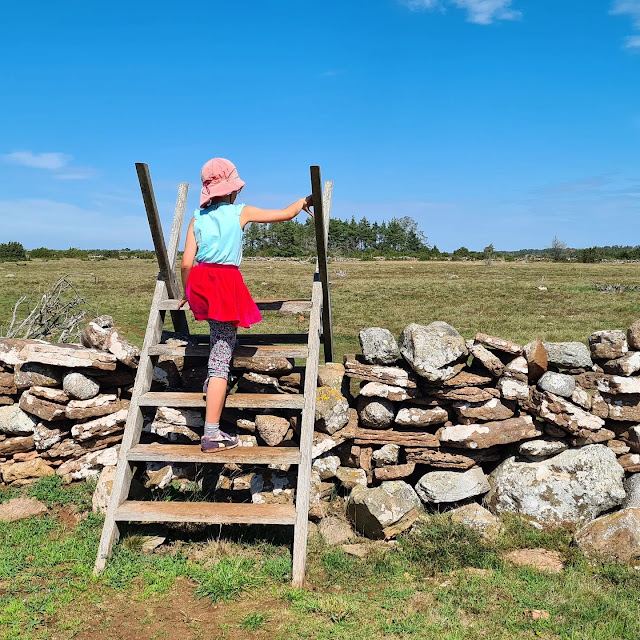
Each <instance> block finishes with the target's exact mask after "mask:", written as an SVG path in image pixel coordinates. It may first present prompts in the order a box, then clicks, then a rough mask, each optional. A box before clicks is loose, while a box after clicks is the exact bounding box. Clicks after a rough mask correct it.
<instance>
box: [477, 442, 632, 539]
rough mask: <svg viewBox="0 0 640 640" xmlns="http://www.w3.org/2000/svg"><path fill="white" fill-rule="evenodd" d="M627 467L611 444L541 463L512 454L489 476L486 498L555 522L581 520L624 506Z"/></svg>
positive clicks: (497, 507)
mask: <svg viewBox="0 0 640 640" xmlns="http://www.w3.org/2000/svg"><path fill="white" fill-rule="evenodd" d="M623 480H624V470H623V469H622V467H621V466H620V465H619V464H618V462H617V460H616V456H615V454H614V453H613V451H611V449H609V448H608V447H606V446H604V445H600V444H596V445H589V446H586V447H582V448H580V449H569V450H567V451H563V452H562V453H560V454H558V455H557V456H554V457H552V458H548V459H547V460H541V461H539V462H522V461H518V460H517V459H516V458H508V459H507V460H505V461H504V462H503V463H502V464H500V465H499V466H498V467H497V468H496V469H495V470H494V471H493V473H491V475H490V476H489V484H490V485H491V491H490V492H489V493H488V494H487V496H486V498H485V502H486V504H487V506H488V507H489V509H491V511H493V512H494V513H498V514H499V513H505V512H511V513H519V514H522V515H525V516H528V517H529V518H531V519H533V520H535V521H536V522H538V523H540V524H542V525H544V526H551V527H559V526H574V525H581V524H584V523H585V522H589V521H590V520H593V518H595V517H596V516H598V515H599V514H600V513H602V512H603V511H607V510H608V509H611V508H613V507H615V506H617V505H619V504H620V503H621V502H622V500H623V499H624V497H625V491H624V487H623V484H622V483H623Z"/></svg>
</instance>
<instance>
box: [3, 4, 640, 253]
mask: <svg viewBox="0 0 640 640" xmlns="http://www.w3.org/2000/svg"><path fill="white" fill-rule="evenodd" d="M3 23H4V26H5V29H4V30H3V38H2V40H1V41H0V77H2V90H1V91H0V104H1V105H2V116H3V117H2V118H1V120H0V223H1V224H0V242H5V241H10V240H17V241H20V242H22V243H23V244H24V245H25V246H26V247H28V248H34V247H37V246H42V245H45V246H49V247H54V248H67V247H69V246H78V247H86V248H90V247H101V248H119V247H125V246H127V247H131V248H145V247H150V246H151V240H150V235H149V231H148V228H147V224H146V218H145V215H144V209H143V207H142V200H141V198H140V193H139V189H138V186H137V181H136V175H135V170H134V166H133V165H134V162H136V161H143V162H147V163H148V164H149V166H150V169H151V175H152V178H153V180H154V184H155V188H156V196H157V199H158V204H159V207H160V209H161V213H162V216H163V221H164V223H165V225H166V227H168V225H169V224H170V220H171V217H172V212H173V204H174V201H175V192H176V188H177V184H178V182H180V181H186V182H189V183H191V189H190V199H189V209H193V208H195V207H196V206H197V197H198V193H199V172H200V167H201V165H202V164H203V163H204V162H205V161H206V160H208V159H209V158H210V157H213V156H224V157H228V158H230V159H231V160H233V161H234V162H235V163H236V165H237V166H238V169H239V172H240V175H241V177H243V179H244V180H245V181H246V182H247V186H246V187H245V190H244V191H243V198H242V199H243V201H245V202H247V203H250V204H254V205H256V206H264V207H271V206H284V205H286V204H288V203H289V202H290V201H292V200H294V199H295V198H297V197H299V196H303V195H306V193H307V192H308V191H309V177H308V166H309V165H310V164H320V165H321V166H322V169H323V176H324V177H325V178H327V179H333V180H334V181H335V187H334V209H333V213H334V215H337V216H339V217H350V216H351V215H352V214H353V215H355V216H356V217H357V218H358V217H360V216H362V215H366V216H367V217H368V218H370V219H376V220H382V219H389V218H391V217H393V216H403V215H410V216H412V217H414V218H415V219H416V220H418V222H419V224H420V228H421V229H422V230H423V231H424V232H425V233H426V235H427V236H428V237H429V239H430V241H431V242H432V243H435V244H437V245H438V246H439V247H440V248H441V249H443V250H453V249H455V248H457V247H459V246H460V245H465V246H467V247H469V248H471V249H482V248H483V247H484V246H485V245H487V244H489V243H490V242H493V243H494V245H495V246H496V247H497V248H501V249H518V248H532V247H545V246H548V245H549V244H550V242H551V239H552V238H553V236H554V235H558V236H559V237H560V238H561V239H562V240H564V241H565V242H567V243H568V244H569V245H570V246H575V247H581V246H590V245H593V244H638V243H640V234H638V231H639V230H640V225H639V223H638V219H639V214H640V205H639V202H640V153H639V151H638V150H639V149H640V77H639V73H640V0H581V1H578V0H555V1H551V0H535V1H534V0H370V1H369V2H364V1H359V0H350V1H345V0H342V1H336V0H323V1H322V2H320V1H317V0H313V1H302V2H301V1H299V0H270V1H269V2H264V1H263V2H258V1H257V0H255V1H245V0H234V1H233V2H224V3H222V2H215V1H209V2H195V1H190V0H183V1H182V2H180V3H175V2H171V3H169V2H162V1H156V2H147V1H146V0H140V1H138V2H135V3H131V2H126V3H125V2H120V1H119V0H113V1H111V2H108V3H107V2H98V1H97V0H93V1H89V2H87V0H83V1H82V2H77V1H76V0H65V2H57V3H56V2H41V1H39V0H35V1H33V2H30V3H10V4H9V3H5V5H4V6H3ZM165 230H167V229H166V228H165Z"/></svg>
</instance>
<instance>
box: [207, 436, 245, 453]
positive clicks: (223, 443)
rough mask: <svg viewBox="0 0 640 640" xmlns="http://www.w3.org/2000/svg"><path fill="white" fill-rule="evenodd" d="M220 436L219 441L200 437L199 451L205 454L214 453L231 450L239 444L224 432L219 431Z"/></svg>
mask: <svg viewBox="0 0 640 640" xmlns="http://www.w3.org/2000/svg"><path fill="white" fill-rule="evenodd" d="M220 435H221V436H222V439H221V440H216V439H215V438H212V437H211V436H202V438H200V450H201V451H203V452H205V453H209V452H216V451H222V450H223V449H233V448H234V447H237V446H238V445H239V444H240V441H239V440H238V438H234V437H233V436H230V435H229V434H228V433H225V432H224V431H220Z"/></svg>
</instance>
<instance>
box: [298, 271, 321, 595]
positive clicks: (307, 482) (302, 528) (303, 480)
mask: <svg viewBox="0 0 640 640" xmlns="http://www.w3.org/2000/svg"><path fill="white" fill-rule="evenodd" d="M311 300H312V304H311V317H310V319H309V356H308V358H307V370H306V373H305V381H304V396H302V397H303V399H304V408H303V410H302V419H301V429H300V465H299V466H298V485H297V489H296V514H297V517H296V526H295V530H294V538H293V576H292V577H293V579H292V581H291V583H292V585H293V586H294V587H301V586H302V583H303V582H304V575H305V570H306V565H307V537H308V533H309V518H308V516H309V498H310V496H309V492H310V486H311V460H312V450H313V427H314V425H315V419H316V386H317V380H318V364H319V360H320V324H321V311H322V285H321V284H320V282H318V281H316V282H314V283H313V289H312V296H311Z"/></svg>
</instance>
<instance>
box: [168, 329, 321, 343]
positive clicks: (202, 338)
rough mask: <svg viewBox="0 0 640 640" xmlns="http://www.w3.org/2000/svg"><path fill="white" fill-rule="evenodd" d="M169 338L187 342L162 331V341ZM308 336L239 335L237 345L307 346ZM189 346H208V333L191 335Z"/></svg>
mask: <svg viewBox="0 0 640 640" xmlns="http://www.w3.org/2000/svg"><path fill="white" fill-rule="evenodd" d="M170 338H176V339H178V340H179V339H181V338H182V339H183V340H185V341H186V340H187V338H186V336H180V335H178V334H177V333H175V332H172V331H163V332H162V340H164V341H165V342H166V341H167V340H168V339H170ZM308 339H309V335H308V334H307V333H239V334H238V344H239V345H241V346H246V345H284V344H304V345H306V344H307V341H308ZM188 340H189V343H190V344H209V334H208V333H192V334H191V335H190V336H189V338H188Z"/></svg>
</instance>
